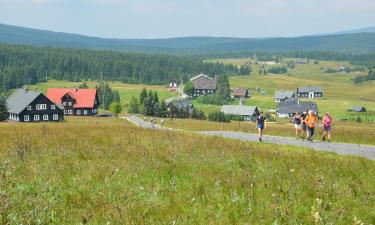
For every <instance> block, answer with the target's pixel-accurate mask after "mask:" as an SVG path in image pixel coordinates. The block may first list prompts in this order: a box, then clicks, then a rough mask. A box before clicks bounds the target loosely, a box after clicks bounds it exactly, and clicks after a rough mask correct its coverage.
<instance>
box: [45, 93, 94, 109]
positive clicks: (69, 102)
mask: <svg viewBox="0 0 375 225" xmlns="http://www.w3.org/2000/svg"><path fill="white" fill-rule="evenodd" d="M47 97H48V98H49V99H51V100H52V101H53V102H54V103H55V104H57V105H59V106H61V107H63V108H64V114H65V115H69V116H93V115H96V114H98V109H99V99H98V94H97V91H96V89H69V88H48V91H47Z"/></svg>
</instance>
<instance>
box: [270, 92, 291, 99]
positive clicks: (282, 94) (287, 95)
mask: <svg viewBox="0 0 375 225" xmlns="http://www.w3.org/2000/svg"><path fill="white" fill-rule="evenodd" d="M294 96H295V94H294V91H275V99H286V98H293V97H294Z"/></svg>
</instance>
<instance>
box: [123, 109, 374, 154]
mask: <svg viewBox="0 0 375 225" xmlns="http://www.w3.org/2000/svg"><path fill="white" fill-rule="evenodd" d="M126 119H127V120H128V121H130V122H131V123H133V124H135V125H137V126H139V127H142V128H149V129H153V128H154V129H157V130H174V129H172V128H165V127H161V126H159V125H153V124H152V123H150V122H147V121H144V120H142V119H140V118H138V117H137V116H129V117H126ZM196 133H198V134H202V135H209V136H220V137H224V138H230V139H237V140H243V141H252V142H258V135H256V134H251V133H243V132H232V131H197V132H196ZM263 141H264V142H266V143H273V144H278V145H291V146H298V147H304V148H310V149H314V150H317V151H325V152H334V153H337V154H341V155H355V156H361V157H364V158H367V159H371V160H375V146H372V145H359V144H349V143H338V142H332V143H327V142H320V141H315V142H313V143H310V142H307V141H302V140H296V139H295V138H290V137H280V136H270V135H265V136H264V137H263Z"/></svg>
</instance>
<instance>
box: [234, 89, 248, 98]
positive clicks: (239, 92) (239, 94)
mask: <svg viewBox="0 0 375 225" xmlns="http://www.w3.org/2000/svg"><path fill="white" fill-rule="evenodd" d="M248 97H249V90H248V89H247V88H235V89H234V90H233V98H248Z"/></svg>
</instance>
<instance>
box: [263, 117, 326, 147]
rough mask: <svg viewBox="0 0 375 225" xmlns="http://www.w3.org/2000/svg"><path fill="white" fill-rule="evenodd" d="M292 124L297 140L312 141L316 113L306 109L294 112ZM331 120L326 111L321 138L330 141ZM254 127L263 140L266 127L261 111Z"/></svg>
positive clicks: (316, 121) (316, 122)
mask: <svg viewBox="0 0 375 225" xmlns="http://www.w3.org/2000/svg"><path fill="white" fill-rule="evenodd" d="M292 124H293V126H294V129H295V135H296V138H297V140H299V139H300V138H301V139H302V140H308V141H310V142H312V141H313V137H314V133H315V127H316V126H317V125H318V115H317V114H316V113H315V112H314V111H313V110H306V111H305V112H302V113H300V112H296V113H295V115H294V116H293V119H292ZM332 124H333V120H332V117H331V115H330V114H329V113H328V112H327V113H325V115H324V117H323V136H322V140H323V142H324V141H326V140H327V141H328V142H331V130H332ZM256 128H257V129H258V131H259V141H262V140H263V131H264V129H265V128H266V117H265V116H264V114H263V112H260V114H259V116H258V118H257V120H256Z"/></svg>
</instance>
